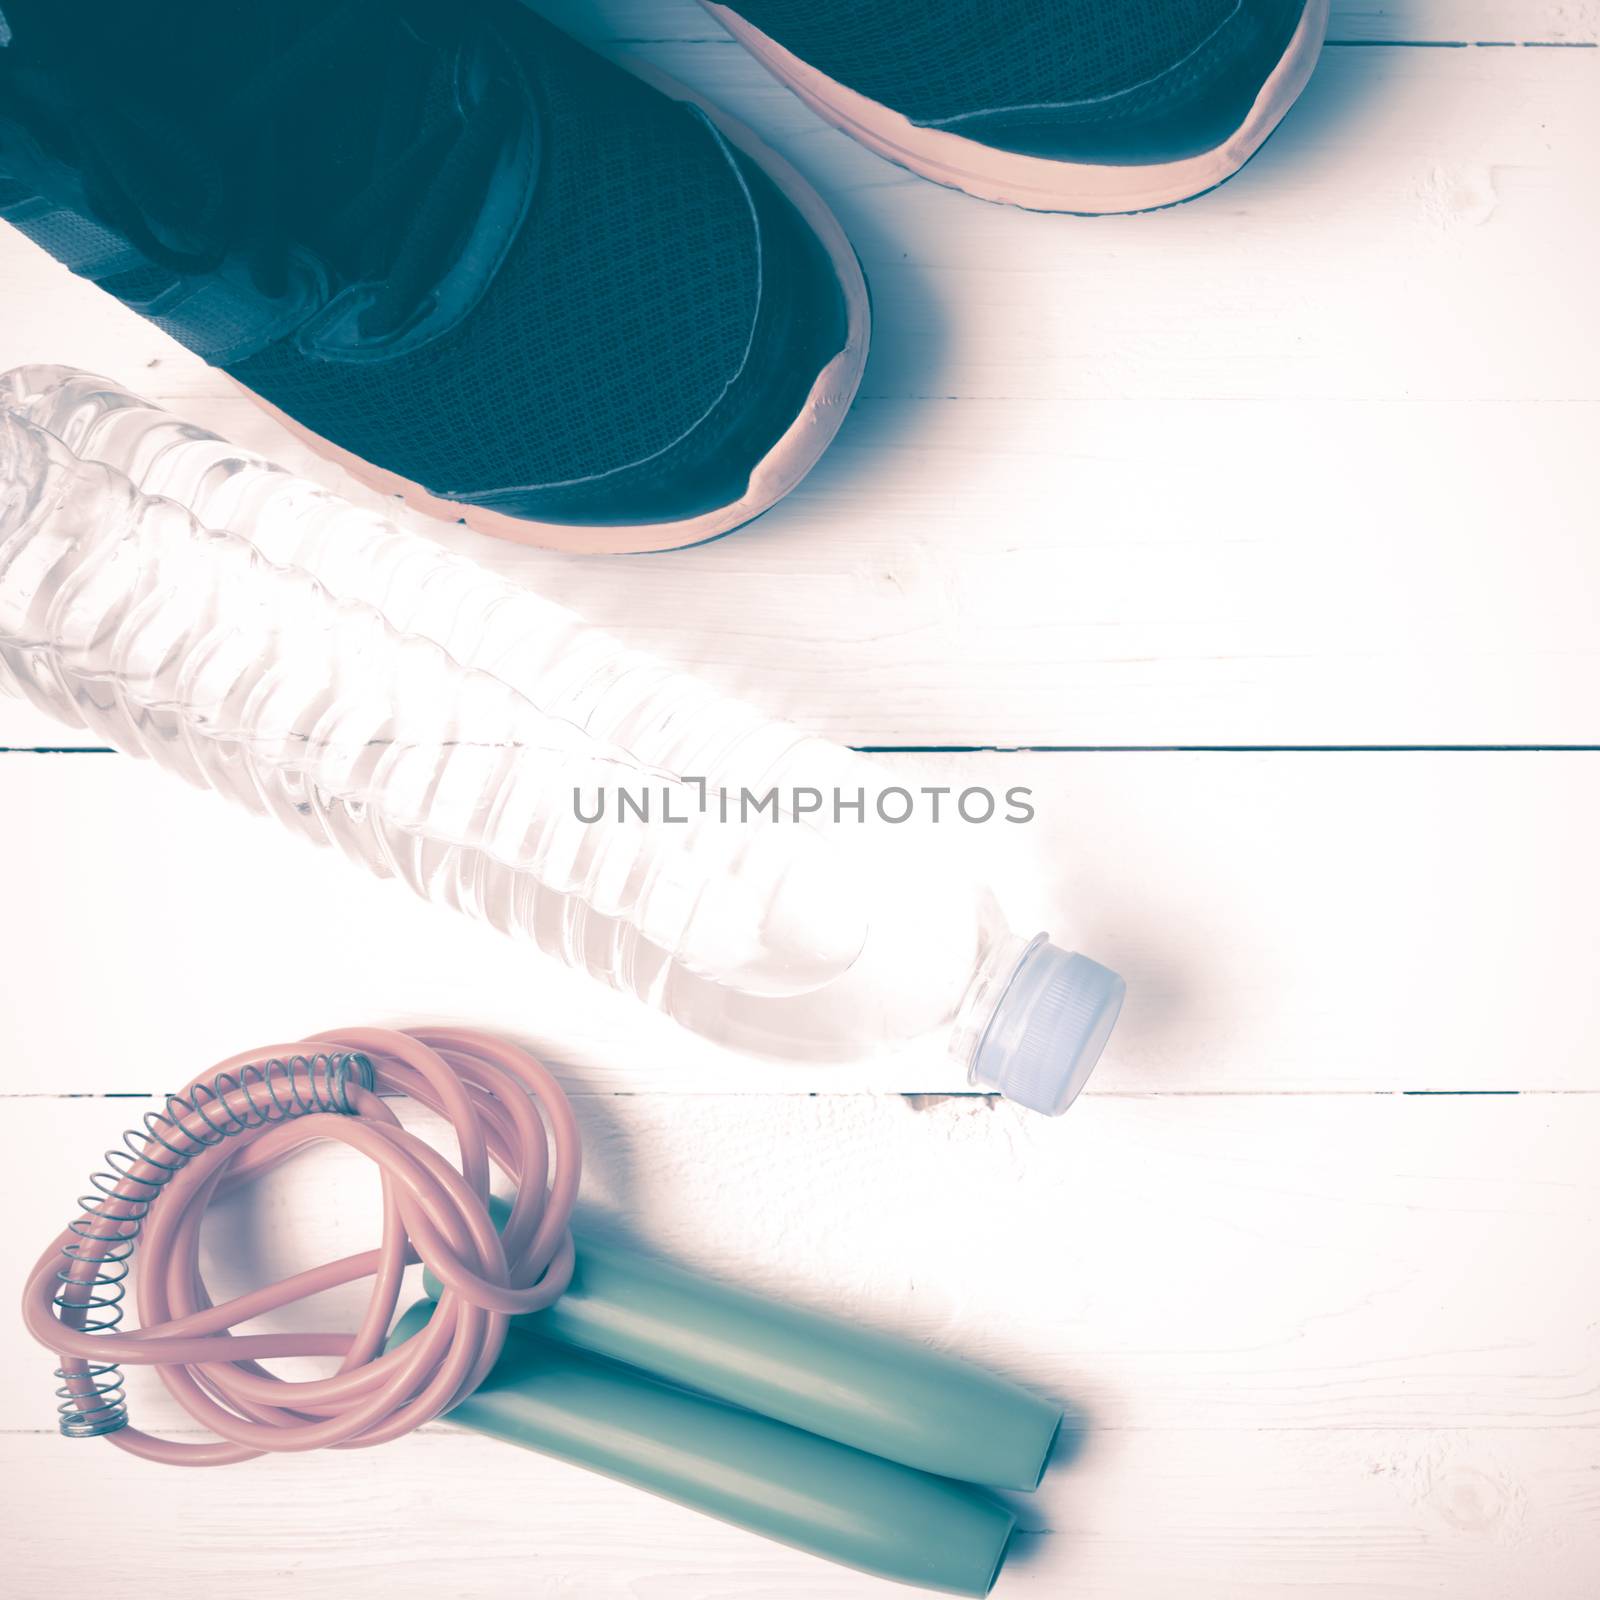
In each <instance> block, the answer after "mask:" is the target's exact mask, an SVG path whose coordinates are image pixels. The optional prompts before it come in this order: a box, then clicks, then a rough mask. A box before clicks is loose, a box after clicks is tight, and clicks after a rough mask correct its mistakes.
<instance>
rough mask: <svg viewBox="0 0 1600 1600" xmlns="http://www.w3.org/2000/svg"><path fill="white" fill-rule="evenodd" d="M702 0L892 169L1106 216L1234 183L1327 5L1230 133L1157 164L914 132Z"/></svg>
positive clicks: (1305, 22)
mask: <svg viewBox="0 0 1600 1600" xmlns="http://www.w3.org/2000/svg"><path fill="white" fill-rule="evenodd" d="M701 4H702V5H704V7H705V8H706V10H707V11H709V12H710V13H711V14H712V16H714V17H715V18H716V19H717V20H718V21H719V22H720V23H721V24H722V25H723V27H725V28H726V29H727V30H728V32H729V33H731V34H732V35H733V36H734V38H735V39H737V40H738V41H739V43H740V44H742V45H743V46H744V47H745V48H746V49H747V50H749V51H750V53H751V54H752V55H753V56H755V58H756V59H757V60H758V61H759V62H760V63H761V64H762V66H764V67H765V68H766V69H767V70H768V71H769V72H770V73H771V74H772V75H773V76H774V77H775V78H777V79H778V81H779V82H780V83H782V84H783V85H784V86H785V87H786V88H788V89H791V90H793V92H794V93H795V94H797V95H798V96H799V97H800V98H801V99H802V100H803V101H805V103H806V104H807V105H808V106H810V107H811V109H812V110H813V111H815V112H816V113H817V115H818V116H820V117H821V118H822V119H823V120H824V121H825V122H830V123H832V124H833V126H834V127H836V128H838V129H840V130H841V131H843V132H845V133H847V134H849V135H850V136H851V138H853V139H855V140H857V141H858V142H859V143H861V144H863V145H865V146H866V147H867V149H869V150H871V151H873V152H874V153H875V154H877V155H880V156H883V157H884V158H885V159H886V160H889V161H892V162H894V163H895V164H896V165H897V166H901V167H904V168H906V169H907V170H908V171H910V172H914V173H915V174H916V175H917V176H918V177H920V178H928V179H931V180H932V181H933V182H934V183H939V184H943V185H945V186H946V187H947V188H951V189H961V190H963V191H965V192H966V193H967V194H970V195H974V196H976V197H977V198H978V199H980V200H990V201H993V202H995V203H997V204H1000V205H1013V206H1022V207H1024V208H1025V209H1027V210H1030V211H1068V212H1076V213H1078V214H1080V215H1085V216H1104V215H1113V214H1117V213H1121V212H1128V211H1151V210H1155V209H1157V208H1158V207H1161V206H1169V205H1176V204H1177V203H1178V202H1179V201H1180V200H1189V199H1192V198H1193V197H1194V196H1195V195H1197V194H1203V193H1204V192H1205V191H1206V190H1207V189H1214V188H1215V187H1216V186H1217V185H1218V184H1219V183H1222V182H1224V181H1225V180H1226V179H1228V178H1231V177H1232V176H1233V175H1234V173H1236V172H1237V171H1238V170H1239V169H1240V167H1242V166H1243V165H1244V164H1245V162H1247V161H1248V160H1249V159H1250V157H1251V156H1253V155H1254V154H1255V153H1256V151H1257V150H1259V149H1260V148H1261V146H1262V145H1263V144H1264V143H1265V142H1266V139H1267V135H1268V134H1270V133H1271V132H1272V130H1273V129H1274V128H1275V127H1277V125H1278V123H1279V122H1280V121H1281V120H1282V119H1283V116H1284V113H1285V112H1287V111H1288V109H1289V107H1290V106H1292V105H1293V104H1294V102H1295V101H1296V100H1297V99H1298V98H1299V95H1300V91H1301V90H1302V89H1304V88H1305V86H1306V83H1307V81H1308V80H1309V79H1310V77H1311V71H1312V68H1313V67H1315V66H1316V64H1317V57H1318V55H1319V54H1320V53H1321V50H1322V41H1323V38H1324V36H1325V35H1326V33H1327V31H1328V10H1329V5H1330V0H1309V3H1308V4H1307V6H1306V8H1305V11H1304V13H1303V14H1302V16H1301V18H1300V22H1299V25H1298V26H1297V27H1296V29H1295V31H1294V35H1293V37H1292V38H1291V39H1290V41H1289V45H1288V48H1287V49H1286V50H1285V51H1284V53H1283V56H1282V58H1281V59H1280V60H1279V62H1278V65H1277V66H1276V67H1275V68H1274V69H1273V72H1272V75H1271V76H1270V77H1269V78H1268V79H1267V81H1266V82H1265V83H1264V84H1263V85H1262V87H1261V92H1260V94H1258V95H1257V96H1256V101H1255V104H1254V105H1253V106H1252V107H1251V108H1250V114H1249V116H1247V117H1246V118H1245V120H1244V122H1243V123H1242V124H1241V125H1240V127H1239V128H1238V129H1237V130H1236V131H1235V132H1234V133H1233V135H1232V136H1231V137H1229V138H1228V139H1226V140H1224V141H1223V143H1221V144H1219V145H1217V146H1216V148H1215V149H1212V150H1206V151H1203V152H1202V153H1201V154H1200V155H1197V156H1188V157H1186V158H1184V159H1183V160H1181V161H1168V162H1162V163H1159V164H1157V165H1154V166H1100V165H1097V164H1094V163H1091V162H1082V161H1051V160H1048V159H1046V158H1044V157H1041V156H1027V155H1017V154H1015V153H1013V152H1011V151H1007V150H996V149H994V148H992V147H991V146H989V145H984V144H979V143H978V142H977V141H976V140H973V139H967V138H963V137H962V136H961V135H960V134H956V133H950V132H948V131H947V130H945V129H943V128H923V127H918V126H917V125H916V124H915V123H913V122H911V121H910V120H909V119H908V118H906V117H904V116H902V115H901V114H900V113H899V112H898V111H891V110H890V109H889V107H887V106H884V105H880V104H879V103H878V102H877V101H876V100H869V99H868V98H867V97H866V96H865V95H862V94H857V93H856V92H855V90H853V89H848V88H846V87H845V86H844V85H843V84H842V83H836V82H835V81H834V80H833V79H832V78H829V77H826V76H824V75H823V74H822V73H820V72H818V71H817V69H816V68H815V67H812V66H809V65H808V64H807V63H806V62H804V61H802V60H801V59H800V58H799V57H798V56H795V55H793V54H791V53H790V52H789V51H787V50H785V49H784V48H783V46H782V45H780V44H778V43H776V42H775V41H773V40H772V39H769V38H768V37H767V36H766V35H765V34H764V33H761V32H760V31H759V30H758V29H756V28H753V27H751V25H750V24H749V23H748V22H746V21H745V20H744V19H743V18H742V17H740V16H738V15H737V14H736V13H735V12H733V11H730V10H729V9H728V7H727V6H725V5H719V4H717V3H716V0H701Z"/></svg>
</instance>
